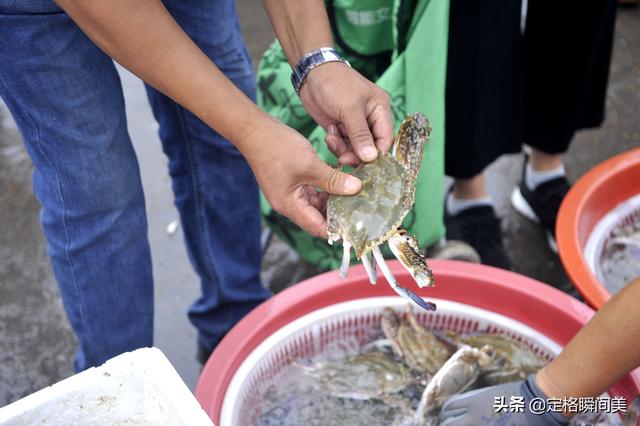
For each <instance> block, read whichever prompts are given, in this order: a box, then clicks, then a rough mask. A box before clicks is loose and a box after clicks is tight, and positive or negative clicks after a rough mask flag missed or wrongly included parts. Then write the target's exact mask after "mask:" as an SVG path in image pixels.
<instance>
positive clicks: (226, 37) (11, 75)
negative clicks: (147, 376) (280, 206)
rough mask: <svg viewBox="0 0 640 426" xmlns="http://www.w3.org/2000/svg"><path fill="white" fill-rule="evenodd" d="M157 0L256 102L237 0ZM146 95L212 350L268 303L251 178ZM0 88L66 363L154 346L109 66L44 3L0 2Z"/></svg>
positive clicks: (143, 229)
mask: <svg viewBox="0 0 640 426" xmlns="http://www.w3.org/2000/svg"><path fill="white" fill-rule="evenodd" d="M164 3H165V5H166V6H167V8H168V9H169V11H170V13H171V14H172V16H173V17H174V19H175V20H176V21H177V22H178V24H179V25H180V26H181V27H182V28H183V30H184V31H185V32H187V34H189V36H190V37H191V38H192V39H193V40H194V41H195V42H196V43H197V44H198V46H199V47H200V48H201V49H202V50H203V51H204V52H205V53H206V54H207V55H208V56H209V57H210V58H211V59H212V60H213V61H214V62H215V63H216V65H217V66H218V67H219V68H220V69H221V70H222V71H223V72H224V73H225V74H226V75H227V76H228V77H229V78H230V79H231V80H233V82H234V83H235V84H236V85H237V86H238V87H239V88H240V89H241V90H243V91H244V93H245V94H246V95H247V96H249V97H251V98H254V97H255V85H254V76H253V71H252V66H251V60H250V58H249V55H248V53H247V51H246V49H245V47H244V43H243V40H242V36H241V33H240V29H239V25H238V20H237V16H236V10H235V3H234V1H233V0H189V1H185V0H171V1H165V2H164ZM147 94H148V98H149V101H150V103H151V106H152V108H153V112H154V115H155V117H156V119H157V120H158V122H159V124H160V139H161V140H162V144H163V149H164V152H165V154H166V155H167V157H168V158H169V174H170V175H171V178H172V182H173V191H174V195H175V204H176V206H177V208H178V211H179V212H180V219H181V222H182V226H183V229H184V233H185V240H186V246H187V251H188V254H189V258H190V260H191V262H192V264H193V267H194V268H195V270H196V272H197V273H198V275H199V277H200V280H201V286H202V296H201V297H200V298H199V299H198V300H197V301H196V302H195V303H194V304H193V305H192V306H191V308H190V310H189V318H190V320H191V322H192V323H193V324H194V325H195V327H196V328H197V329H198V342H199V344H200V345H201V346H203V347H204V348H205V349H212V348H213V347H214V346H215V345H216V344H217V343H218V342H219V340H220V339H221V338H222V336H223V335H224V334H225V333H226V332H227V331H228V330H229V329H230V328H231V327H232V326H233V325H234V324H235V323H236V322H237V321H238V320H240V318H242V317H243V316H244V315H245V314H246V313H247V312H248V311H249V310H251V309H252V308H253V307H255V306H256V305H258V304H259V303H261V302H262V301H263V300H265V299H266V298H267V297H269V292H268V291H267V290H266V289H264V288H263V286H262V284H261V282H260V275H259V273H260V260H261V259H260V216H259V206H258V186H257V183H256V181H255V178H254V176H253V174H252V172H251V169H250V168H249V166H248V165H247V163H246V161H245V160H244V159H243V158H242V157H241V155H240V153H239V152H238V151H237V150H236V149H235V147H233V145H231V144H230V143H229V142H228V141H226V140H225V139H223V138H222V137H221V136H220V135H219V134H218V133H216V132H215V131H213V130H212V129H210V128H209V127H207V125H205V124H204V123H203V122H202V121H200V120H199V119H197V118H196V117H195V116H194V115H193V114H191V113H190V112H189V111H187V110H185V109H184V108H182V107H181V106H180V105H178V104H176V103H175V102H173V101H172V100H170V99H169V98H167V97H166V96H164V95H162V94H161V93H159V92H157V91H156V90H154V89H153V88H151V87H147ZM0 96H2V98H3V99H4V101H5V103H6V104H7V105H8V107H9V109H10V111H11V113H12V114H13V116H14V118H15V120H16V122H17V124H18V126H19V128H20V130H21V132H22V135H23V137H24V141H25V145H26V147H27V150H28V152H29V155H30V156H31V158H32V160H33V163H34V165H35V172H34V176H33V188H34V192H35V194H36V197H37V198H38V200H39V201H40V203H41V205H42V210H41V222H42V225H43V227H44V232H45V234H46V238H47V241H48V246H47V247H48V252H49V256H50V258H51V263H52V266H53V271H54V273H55V276H56V279H57V282H58V285H59V287H60V292H61V295H62V300H63V303H64V306H65V309H66V311H67V315H68V317H69V321H70V323H71V325H72V327H73V329H74V331H75V334H76V336H77V338H78V341H79V348H78V351H77V354H76V360H75V366H76V369H77V370H83V369H85V368H88V367H90V366H94V365H99V364H101V363H103V362H104V361H105V360H107V359H109V358H111V357H113V356H115V355H117V354H119V353H122V352H124V351H129V350H133V349H136V348H139V347H145V346H151V345H152V344H153V342H152V337H153V280H152V271H151V256H150V250H149V242H148V238H147V218H146V215H145V201H144V194H143V192H142V185H141V181H140V172H139V169H138V162H137V159H136V155H135V153H134V150H133V147H132V145H131V140H130V138H129V135H128V133H127V121H126V117H125V110H124V100H123V95H122V88H121V85H120V80H119V77H118V74H117V72H116V69H115V67H114V64H113V62H112V60H111V59H110V58H109V57H108V56H107V55H105V54H104V53H103V52H102V51H101V50H100V49H98V47H96V45H95V44H93V43H92V42H91V41H90V40H89V39H88V38H87V37H86V36H85V35H84V34H83V33H82V31H81V30H80V29H79V28H78V27H77V26H76V25H75V24H74V23H73V21H72V20H71V19H70V18H69V16H67V14H66V13H64V12H63V11H61V10H60V9H59V8H58V7H57V6H55V4H53V3H52V2H50V1H45V0H41V1H20V2H11V1H9V2H3V1H2V0H0ZM208 96H212V97H215V93H211V94H208ZM238 125H242V123H241V122H240V120H239V122H238Z"/></svg>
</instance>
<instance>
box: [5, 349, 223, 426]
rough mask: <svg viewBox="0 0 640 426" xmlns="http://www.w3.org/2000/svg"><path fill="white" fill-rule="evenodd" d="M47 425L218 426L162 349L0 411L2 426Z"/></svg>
mask: <svg viewBox="0 0 640 426" xmlns="http://www.w3.org/2000/svg"><path fill="white" fill-rule="evenodd" d="M45 424H46V425H83V426H84V425H87V426H91V425H133V424H135V425H189V426H211V425H213V423H212V422H211V420H210V419H209V417H207V415H206V414H205V412H204V411H203V410H202V408H201V407H200V404H198V401H196V399H195V398H194V396H193V394H192V393H191V391H190V390H189V388H188V387H187V386H186V385H185V384H184V382H183V381H182V379H180V376H178V373H177V372H176V370H175V369H174V368H173V366H172V365H171V363H170V362H169V360H168V359H167V358H166V357H165V356H164V354H163V353H162V352H161V351H160V350H159V349H157V348H144V349H138V350H136V351H133V352H128V353H125V354H122V355H119V356H117V357H115V358H112V359H110V360H109V361H107V362H105V363H104V364H103V365H101V366H100V367H97V368H90V369H88V370H86V371H83V372H81V373H79V374H76V375H75V376H72V377H69V378H68V379H65V380H62V381H61V382H58V383H56V384H54V385H53V386H49V387H47V388H45V389H42V390H40V391H38V392H36V393H33V394H31V395H29V396H26V397H25V398H23V399H21V400H19V401H16V402H14V403H12V404H10V405H7V406H6V407H3V408H0V426H8V425H12V426H13V425H45Z"/></svg>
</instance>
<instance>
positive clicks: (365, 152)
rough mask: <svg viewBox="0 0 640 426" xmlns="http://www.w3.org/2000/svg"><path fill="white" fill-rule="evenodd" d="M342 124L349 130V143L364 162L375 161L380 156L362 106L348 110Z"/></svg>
mask: <svg viewBox="0 0 640 426" xmlns="http://www.w3.org/2000/svg"><path fill="white" fill-rule="evenodd" d="M342 123H343V124H344V127H345V129H346V130H347V136H348V137H349V143H350V144H351V146H352V147H353V151H354V152H355V153H356V155H357V156H358V157H360V159H361V160H362V161H366V162H370V161H373V160H375V159H376V157H377V156H378V150H377V149H376V146H375V144H374V143H373V136H372V135H371V131H370V130H369V123H368V122H367V117H366V115H365V111H363V109H362V108H361V107H360V106H358V107H355V108H351V109H349V110H347V111H346V112H345V114H344V115H343V120H342Z"/></svg>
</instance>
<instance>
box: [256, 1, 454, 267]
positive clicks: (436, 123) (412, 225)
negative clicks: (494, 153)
mask: <svg viewBox="0 0 640 426" xmlns="http://www.w3.org/2000/svg"><path fill="white" fill-rule="evenodd" d="M365 7H368V8H370V9H366V8H365ZM386 7H389V8H390V11H391V20H390V22H388V21H387V20H383V21H381V22H380V23H379V24H378V25H359V26H357V28H348V29H347V28H346V27H349V26H351V27H353V25H352V23H351V21H355V22H359V23H362V22H365V23H368V22H371V21H370V17H371V16H376V15H375V13H379V14H381V15H382V16H387V11H386V9H384V8H386ZM333 8H334V9H333V12H334V15H335V16H337V17H339V16H341V15H342V16H343V17H345V18H344V19H340V18H337V19H336V20H335V21H334V22H333V25H334V33H335V32H336V26H339V28H337V31H338V32H339V33H340V37H341V38H342V42H343V45H340V44H338V46H337V48H338V50H341V52H342V53H343V54H344V55H345V57H346V58H347V60H349V62H350V63H351V65H352V66H353V67H354V68H356V69H357V70H358V71H360V72H361V73H362V74H363V75H365V76H367V77H369V78H374V77H375V81H376V84H378V85H379V86H380V87H382V88H383V89H385V90H386V91H387V92H388V93H389V95H390V97H391V108H392V115H393V119H394V122H395V126H396V129H397V127H398V126H399V124H400V122H401V121H402V120H403V119H404V117H405V115H406V114H408V113H409V114H410V113H413V112H416V111H420V112H422V113H424V114H425V115H426V116H427V118H428V119H429V122H430V124H431V128H432V131H431V136H430V138H429V139H430V143H429V144H427V146H426V147H425V150H424V160H423V166H422V168H421V170H420V174H419V176H418V180H417V187H416V202H415V205H414V207H413V209H412V211H411V212H410V213H409V214H408V215H407V217H406V218H405V221H404V223H403V226H404V228H405V229H407V230H408V231H409V232H410V233H412V234H415V235H416V237H417V239H418V241H419V242H420V243H421V245H422V246H425V245H430V244H433V243H435V242H436V241H437V240H438V239H440V238H441V237H442V236H443V235H444V225H443V223H442V217H443V208H444V194H443V187H444V183H443V177H444V94H445V92H444V91H445V74H446V54H447V32H448V12H449V2H448V0H413V1H411V0H409V1H407V0H395V1H394V0H367V1H355V0H336V1H334V2H333ZM381 8H382V9H384V10H385V12H376V11H379V10H381ZM329 11H330V16H331V12H332V10H331V8H329ZM347 11H357V12H358V13H360V15H357V16H359V17H358V18H355V17H354V16H356V15H354V14H353V13H351V12H350V13H351V15H348V14H347ZM368 12H372V13H373V15H371V14H369V13H368ZM363 13H364V14H363ZM347 16H351V21H349V19H347V18H346V17H347ZM361 16H365V18H360V17H361ZM389 24H390V25H389ZM374 27H375V28H377V30H374ZM381 27H384V28H385V29H384V30H382V29H380V28H381ZM367 34H368V37H367ZM380 34H384V35H385V38H390V39H391V43H384V42H383V41H381V40H380V37H379V36H380ZM347 35H349V37H350V38H347ZM338 41H340V40H338ZM367 41H370V43H367ZM381 46H382V47H383V48H384V49H386V48H389V47H392V51H390V52H388V53H389V54H388V55H387V56H385V55H375V54H374V55H373V56H369V57H367V56H366V54H371V53H376V52H380V51H381V50H380V49H379V48H380V47H381ZM348 52H351V54H349V53H348ZM391 58H393V60H391ZM381 70H384V71H383V72H381ZM377 74H381V75H380V76H379V77H377ZM290 76H291V67H290V66H289V64H288V63H287V60H286V58H285V56H284V53H283V52H282V49H281V47H280V46H279V44H278V43H277V42H275V43H274V44H273V45H272V46H271V47H270V48H269V49H268V50H267V51H266V52H265V54H264V56H263V58H262V60H261V62H260V66H259V68H258V75H257V79H258V104H259V105H260V107H261V108H263V109H264V110H265V111H266V112H268V113H269V114H271V115H273V116H275V117H277V118H278V119H279V120H281V121H282V122H284V123H285V124H287V125H288V126H291V127H293V128H295V129H296V130H298V131H299V132H300V133H302V134H303V135H304V136H305V137H307V138H308V139H309V141H311V143H312V145H313V147H314V148H315V150H316V151H317V152H318V155H319V156H320V158H322V159H323V160H324V161H326V162H327V163H329V164H334V165H335V164H336V158H335V157H334V156H333V154H331V152H330V151H329V149H328V148H327V146H326V144H325V143H324V137H325V135H326V133H325V131H324V130H323V129H322V128H320V127H319V126H317V125H316V124H315V122H314V121H313V119H312V118H311V117H310V116H309V115H308V114H307V113H306V112H305V110H304V107H303V106H302V102H301V101H300V99H299V98H298V96H297V95H296V94H295V92H294V90H293V88H292V87H291V80H290ZM372 76H373V77H372ZM261 210H262V213H263V215H264V218H265V221H266V223H267V225H268V226H269V227H271V229H272V230H273V231H274V233H275V234H276V235H278V236H279V237H280V238H281V239H282V240H283V241H285V242H286V243H288V244H289V245H290V246H291V247H293V248H294V249H295V250H296V251H297V252H298V253H299V254H300V256H302V257H303V258H304V259H306V260H307V261H309V262H311V263H313V264H315V265H317V266H319V267H321V268H325V269H336V268H337V267H338V266H339V265H340V260H341V257H342V248H341V246H340V244H338V245H337V246H330V245H328V244H327V242H326V240H322V239H319V238H314V237H312V236H310V235H309V234H307V233H306V232H304V231H302V230H301V229H300V228H298V227H297V226H296V225H295V224H293V223H292V222H290V221H289V220H288V219H287V218H285V217H283V216H281V215H279V214H277V213H276V212H275V211H274V210H273V209H272V208H271V206H270V205H269V203H268V202H267V201H266V199H265V198H264V196H262V199H261ZM382 248H383V252H384V253H385V255H386V256H387V255H389V253H390V252H389V251H388V249H386V245H384V246H383V247H382Z"/></svg>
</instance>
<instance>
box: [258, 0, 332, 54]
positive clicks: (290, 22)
mask: <svg viewBox="0 0 640 426" xmlns="http://www.w3.org/2000/svg"><path fill="white" fill-rule="evenodd" d="M262 3H263V4H264V7H265V9H266V10H267V14H268V15H269V19H271V24H272V25H273V28H274V29H275V32H276V37H278V40H279V41H280V45H281V46H282V49H283V50H284V53H285V55H286V56H287V60H288V61H289V63H290V64H291V65H295V64H296V63H297V62H298V60H299V59H300V58H301V57H302V55H304V54H305V53H307V52H309V51H311V50H314V49H317V48H319V47H330V46H333V38H332V36H331V29H330V27H329V19H328V18H327V12H326V9H325V7H324V2H323V1H322V0H262Z"/></svg>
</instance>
